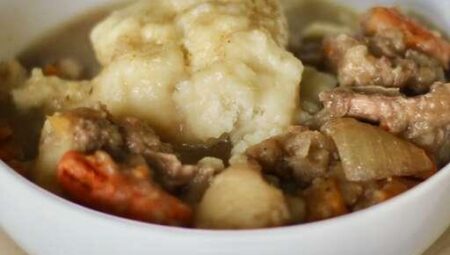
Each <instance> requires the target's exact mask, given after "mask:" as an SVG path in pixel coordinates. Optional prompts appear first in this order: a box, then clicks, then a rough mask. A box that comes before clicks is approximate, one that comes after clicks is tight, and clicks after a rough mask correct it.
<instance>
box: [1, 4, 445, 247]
mask: <svg viewBox="0 0 450 255" xmlns="http://www.w3.org/2000/svg"><path fill="white" fill-rule="evenodd" d="M341 1H342V2H345V3H348V4H352V5H353V6H354V7H356V8H365V7H367V6H370V5H373V4H374V3H383V4H392V3H393V1H387V0H385V1H364V2H363V1H359V0H348V1H344V0H341ZM105 2H107V0H101V1H100V0H97V1H94V0H77V1H73V0H58V1H55V0H33V1H30V0H0V31H1V32H0V58H7V57H11V56H14V55H15V54H16V53H17V52H18V51H20V50H21V49H23V48H24V47H25V45H27V44H28V43H29V42H30V41H31V40H32V39H33V38H36V37H37V36H39V35H41V34H42V33H43V32H45V31H47V30H48V29H49V28H51V27H54V26H55V25H56V24H59V23H61V22H62V21H65V20H67V19H70V18H71V17H72V16H74V15H77V14H79V13H83V11H84V10H86V9H89V8H92V7H94V6H98V5H101V4H104V3H105ZM402 2H403V3H404V4H408V6H409V7H415V8H416V9H417V10H418V11H419V12H420V13H421V14H423V15H425V16H426V17H428V18H430V19H431V20H432V21H434V22H436V24H440V25H441V27H442V28H444V29H445V28H446V29H447V32H450V15H448V10H450V1H448V0H441V1H440V0H433V1H431V0H422V1H421V0H404V1H400V4H402ZM449 168H450V167H447V168H446V169H443V170H441V171H440V172H439V173H438V174H437V175H435V176H434V177H432V178H431V179H430V180H428V181H426V182H425V183H423V184H422V185H419V186H418V187H417V188H414V189H413V190H412V191H410V192H407V193H406V194H403V195H401V196H399V197H397V198H394V199H392V200H390V201H388V202H386V203H383V204H382V205H379V206H376V207H374V208H371V209H368V210H364V211H361V212H357V213H354V214H351V215H348V216H344V217H340V218H336V219H332V220H328V221H323V222H319V223H314V224H308V225H301V226H293V227H286V228H278V229H268V230H256V231H241V232H234V231H216V232H212V231H202V230H188V229H177V228H169V227H162V226H155V225H149V224H143V223H138V222H133V221H129V220H125V219H120V218H116V217H113V216H109V215H105V214H102V213H98V212H94V211H91V210H89V209H86V208H83V207H81V206H78V205H75V204H73V203H71V202H68V201H66V200H64V199H62V198H59V197H57V196H54V195H52V194H50V193H48V192H46V191H44V190H42V189H41V188H39V187H37V186H35V185H33V184H32V183H30V182H29V181H27V180H25V179H24V178H22V177H20V176H19V175H17V174H16V173H15V172H14V171H13V170H11V169H10V168H8V167H7V166H5V165H4V164H2V163H0V224H1V225H0V227H2V228H3V229H4V230H6V231H7V232H8V233H9V234H10V235H11V236H12V237H13V238H14V239H15V240H16V241H17V242H18V243H19V244H20V245H21V247H23V248H24V249H25V250H27V251H28V252H29V253H30V254H33V255H60V254H65V255H71V254H73V255H80V254H95V255H102V254H133V255H134V254H137V255H138V254H177V253H183V254H246V255H247V254H258V255H263V254H346V255H352V254H355V255H359V254H383V255H391V254H392V255H403V254H405V255H409V254H421V253H422V252H423V251H425V250H426V248H427V247H429V246H430V245H431V244H432V243H433V242H434V241H435V240H436V239H437V238H438V237H439V236H440V235H441V234H442V233H443V232H444V230H445V229H446V228H447V227H448V225H449V223H450V169H449ZM0 253H1V252H0Z"/></svg>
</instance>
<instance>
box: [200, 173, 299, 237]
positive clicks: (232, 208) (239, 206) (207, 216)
mask: <svg viewBox="0 0 450 255" xmlns="http://www.w3.org/2000/svg"><path fill="white" fill-rule="evenodd" d="M289 220H290V213H289V209H288V205H287V203H286V200H285V197H284V196H283V193H282V192H281V191H280V190H278V189H276V188H275V187H272V186H270V185H269V184H268V183H267V182H265V180H264V179H263V177H262V175H261V173H260V172H259V168H258V166H255V165H248V164H242V165H235V166H232V167H230V168H229V169H228V170H226V171H225V172H223V173H222V174H220V175H218V176H217V177H216V178H215V179H214V180H213V182H212V184H211V186H210V188H209V189H208V190H207V191H206V194H205V195H204V197H203V199H202V201H201V203H200V205H199V207H198V210H197V219H196V225H197V227H199V228H209V229H256V228H265V227H276V226H282V225H284V224H287V223H288V222H289Z"/></svg>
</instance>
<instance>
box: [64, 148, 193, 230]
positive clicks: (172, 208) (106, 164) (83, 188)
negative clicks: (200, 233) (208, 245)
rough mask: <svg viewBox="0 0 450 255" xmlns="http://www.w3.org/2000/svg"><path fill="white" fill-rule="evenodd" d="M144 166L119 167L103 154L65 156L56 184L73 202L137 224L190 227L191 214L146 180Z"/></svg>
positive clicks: (68, 154)
mask: <svg viewBox="0 0 450 255" xmlns="http://www.w3.org/2000/svg"><path fill="white" fill-rule="evenodd" d="M149 175H150V170H149V169H148V167H147V165H146V164H140V165H137V166H134V167H131V168H127V167H125V166H120V165H118V164H117V163H115V162H114V160H113V159H112V158H111V157H110V156H109V155H108V154H107V153H104V152H97V153H95V154H93V155H84V154H81V153H78V152H68V153H67V154H65V155H64V157H63V158H62V159H61V161H60V162H59V164H58V181H59V183H60V185H61V186H62V188H63V190H64V191H65V192H66V193H67V194H68V195H69V196H70V197H71V198H73V199H74V200H75V201H77V202H80V203H81V204H83V205H86V206H89V207H91V208H94V209H97V210H101V211H104V212H108V213H112V214H115V215H118V216H122V217H126V218H130V219H135V220H139V221H144V222H149V223H157V224H164V225H174V226H189V225H190V224H191V223H192V210H191V208H189V207H188V206H187V205H185V204H183V203H182V202H181V201H179V200H178V199H177V198H175V197H173V196H171V195H170V194H168V193H166V192H165V191H163V190H162V189H161V188H160V187H158V186H157V185H156V184H155V183H153V182H152V181H151V179H150V178H149Z"/></svg>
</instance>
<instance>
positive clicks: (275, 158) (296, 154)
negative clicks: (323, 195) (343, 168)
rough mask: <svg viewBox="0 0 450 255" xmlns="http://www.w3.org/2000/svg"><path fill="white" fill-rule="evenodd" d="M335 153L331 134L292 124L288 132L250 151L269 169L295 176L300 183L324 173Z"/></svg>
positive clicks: (276, 173) (278, 174)
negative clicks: (328, 136)
mask: <svg viewBox="0 0 450 255" xmlns="http://www.w3.org/2000/svg"><path fill="white" fill-rule="evenodd" d="M334 153H335V147H334V144H333V142H332V141H331V140H330V139H329V138H327V137H326V136H324V135H323V134H321V133H320V132H317V131H310V130H307V129H306V128H303V127H292V128H291V129H290V130H289V131H288V132H287V133H285V134H283V135H280V136H276V137H273V138H270V139H268V140H265V141H263V142H262V143H260V144H258V145H255V146H253V147H251V148H250V149H248V150H247V152H246V154H247V156H248V157H249V159H251V160H256V161H257V162H258V163H259V164H260V165H262V167H263V170H264V171H265V172H266V173H269V174H275V175H277V176H278V177H281V178H283V179H292V177H293V178H294V179H295V180H296V181H297V182H300V183H302V182H311V181H312V180H313V179H314V178H317V177H321V176H324V175H325V174H326V173H327V171H328V166H329V164H330V162H331V161H332V160H333V155H334Z"/></svg>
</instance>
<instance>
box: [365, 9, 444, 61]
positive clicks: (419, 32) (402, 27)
mask: <svg viewBox="0 0 450 255" xmlns="http://www.w3.org/2000/svg"><path fill="white" fill-rule="evenodd" d="M362 28H363V31H364V33H365V34H366V35H368V36H382V37H388V38H389V36H390V35H395V34H400V35H401V36H402V38H403V41H404V44H405V46H406V48H410V49H415V50H418V51H421V52H423V53H426V54H427V55H430V56H432V57H433V58H436V59H438V60H439V61H440V62H441V64H442V65H443V66H444V67H445V68H448V67H449V63H450V62H449V61H450V44H449V43H448V42H447V41H446V40H445V39H444V38H442V36H441V35H439V34H438V33H436V32H434V31H433V32H431V31H430V30H429V29H427V28H426V27H425V26H423V25H421V24H419V23H418V22H416V21H415V20H413V19H411V18H409V17H407V16H405V15H403V14H402V13H401V12H400V11H398V10H397V9H395V8H385V7H375V8H372V9H371V10H370V11H369V12H368V13H367V14H366V15H365V16H364V18H363V20H362Z"/></svg>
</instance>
